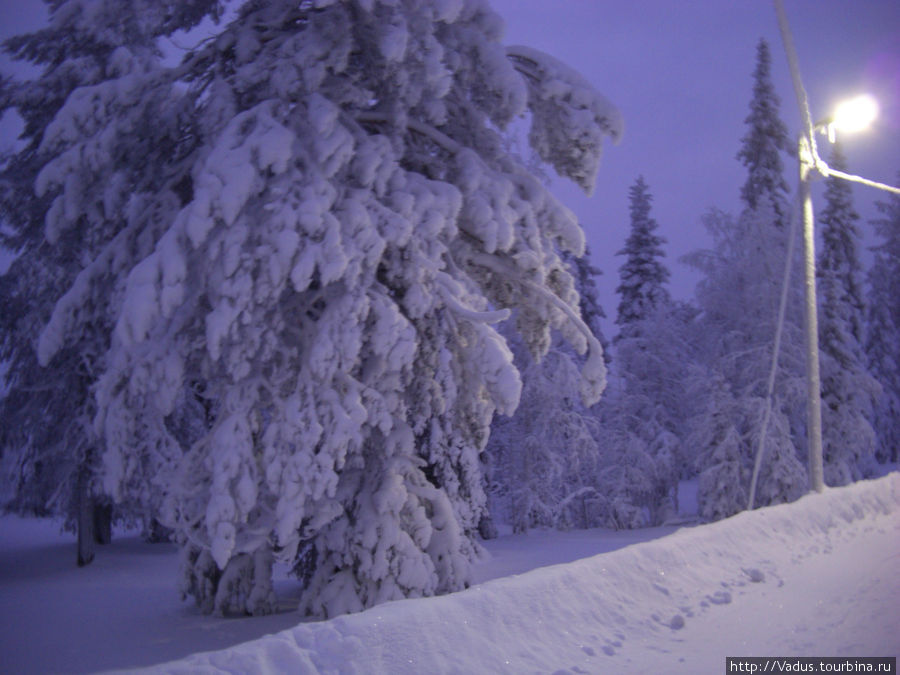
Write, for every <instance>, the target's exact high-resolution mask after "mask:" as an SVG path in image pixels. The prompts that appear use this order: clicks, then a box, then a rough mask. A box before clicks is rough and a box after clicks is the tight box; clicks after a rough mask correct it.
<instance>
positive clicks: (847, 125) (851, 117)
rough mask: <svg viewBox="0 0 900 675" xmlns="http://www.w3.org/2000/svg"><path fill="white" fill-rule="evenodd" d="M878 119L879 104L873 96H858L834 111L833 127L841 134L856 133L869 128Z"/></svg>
mask: <svg viewBox="0 0 900 675" xmlns="http://www.w3.org/2000/svg"><path fill="white" fill-rule="evenodd" d="M876 117H878V103H877V102H876V101H875V99H874V98H872V97H871V96H865V95H864V96H857V97H856V98H852V99H850V100H848V101H844V102H843V103H841V104H840V105H838V107H837V108H836V109H835V111H834V116H833V117H832V118H831V125H830V126H831V127H833V128H834V129H837V130H838V131H841V132H846V133H855V132H857V131H863V130H864V129H866V128H868V127H869V125H870V124H872V122H874V121H875V118H876Z"/></svg>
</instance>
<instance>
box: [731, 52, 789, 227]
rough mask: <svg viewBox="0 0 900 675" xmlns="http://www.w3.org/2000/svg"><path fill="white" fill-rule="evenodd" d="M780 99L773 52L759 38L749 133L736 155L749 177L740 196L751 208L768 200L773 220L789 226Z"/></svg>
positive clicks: (786, 144)
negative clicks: (774, 73) (782, 157)
mask: <svg viewBox="0 0 900 675" xmlns="http://www.w3.org/2000/svg"><path fill="white" fill-rule="evenodd" d="M780 104H781V102H780V100H779V98H778V95H777V94H776V93H775V87H774V86H773V84H772V55H771V53H770V52H769V44H768V43H767V42H766V41H765V40H760V41H759V43H758V44H757V46H756V68H755V69H754V71H753V97H752V98H751V99H750V113H749V114H748V115H747V117H746V119H745V120H744V123H745V124H746V125H747V133H746V134H745V135H744V137H743V138H742V139H741V149H740V150H739V151H738V154H737V158H738V159H739V160H740V161H741V163H742V164H743V165H744V166H745V167H746V168H747V180H746V181H745V182H744V185H743V186H742V187H741V200H742V201H743V202H744V204H745V205H746V206H747V208H748V209H750V210H756V209H758V208H759V207H760V206H761V203H762V202H768V204H769V206H770V207H771V209H772V210H773V211H774V213H775V222H774V224H775V225H777V226H779V227H786V226H787V223H788V220H789V218H790V211H789V208H788V202H787V200H786V199H785V197H786V195H787V192H788V186H787V183H786V182H785V180H784V167H783V163H782V161H781V153H782V152H786V153H790V152H791V151H792V146H791V144H790V142H789V140H788V134H787V128H786V127H785V125H784V122H782V121H781V118H780V117H779V114H778V108H779V106H780Z"/></svg>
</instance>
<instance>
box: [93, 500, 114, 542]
mask: <svg viewBox="0 0 900 675" xmlns="http://www.w3.org/2000/svg"><path fill="white" fill-rule="evenodd" d="M112 515H113V507H112V504H109V503H106V502H103V503H101V502H96V501H95V502H94V541H95V542H97V543H98V544H103V545H105V544H109V543H110V542H111V541H112Z"/></svg>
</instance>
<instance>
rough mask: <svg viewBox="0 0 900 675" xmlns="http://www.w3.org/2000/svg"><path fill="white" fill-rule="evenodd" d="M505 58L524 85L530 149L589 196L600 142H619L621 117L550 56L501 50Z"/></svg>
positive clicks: (518, 48) (521, 49) (520, 49)
mask: <svg viewBox="0 0 900 675" xmlns="http://www.w3.org/2000/svg"><path fill="white" fill-rule="evenodd" d="M506 54H507V56H508V57H509V59H510V60H511V61H512V62H513V64H514V66H515V68H516V70H518V71H519V72H520V73H522V74H523V75H524V76H525V78H526V80H527V82H528V89H529V101H528V107H529V108H530V109H531V112H532V114H533V118H532V123H531V133H530V135H529V140H530V142H531V145H532V146H533V147H534V148H535V150H537V152H538V154H540V156H541V158H542V159H544V160H545V161H547V162H549V163H550V164H552V165H553V166H554V168H556V170H557V171H558V172H559V173H560V175H563V176H566V177H568V178H571V179H572V180H573V181H575V182H576V183H577V184H578V185H579V186H581V188H582V189H584V191H585V192H587V193H588V194H590V193H591V192H593V189H594V181H595V179H596V176H597V168H598V167H599V165H600V155H601V153H602V150H603V137H604V136H609V137H611V138H612V139H613V141H615V142H618V141H619V140H621V138H622V134H623V132H624V125H623V122H622V115H621V113H620V112H619V110H618V109H617V108H616V107H615V106H614V105H613V104H612V103H610V102H609V101H608V100H607V99H606V98H604V97H603V96H602V95H601V94H600V93H598V92H597V90H596V89H594V87H593V86H592V85H591V84H590V83H589V82H587V81H586V80H585V79H584V78H583V77H582V76H581V75H579V74H578V73H577V72H575V71H574V70H572V69H571V68H569V66H567V65H565V64H564V63H561V62H560V61H557V60H556V59H554V58H553V57H552V56H550V55H548V54H545V53H544V52H542V51H539V50H537V49H532V48H530V47H522V46H511V47H507V49H506Z"/></svg>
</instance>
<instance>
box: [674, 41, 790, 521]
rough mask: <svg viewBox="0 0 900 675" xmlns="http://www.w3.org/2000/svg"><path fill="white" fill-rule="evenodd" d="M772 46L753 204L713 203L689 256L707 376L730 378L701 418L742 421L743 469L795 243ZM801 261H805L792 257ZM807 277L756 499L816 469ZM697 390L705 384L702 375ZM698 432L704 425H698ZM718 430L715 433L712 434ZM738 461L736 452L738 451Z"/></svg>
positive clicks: (760, 75)
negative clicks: (809, 447) (807, 438)
mask: <svg viewBox="0 0 900 675" xmlns="http://www.w3.org/2000/svg"><path fill="white" fill-rule="evenodd" d="M769 63H770V57H769V51H768V47H767V46H766V44H765V42H760V44H759V47H758V48H757V64H756V69H755V71H754V86H753V97H752V99H751V102H750V115H749V116H748V117H747V119H746V122H747V125H748V127H749V128H748V130H747V133H746V135H745V136H744V138H743V140H742V144H741V149H740V151H739V152H738V158H739V159H740V160H741V161H742V163H743V164H744V165H745V166H746V167H747V173H748V178H747V181H746V183H745V185H744V186H743V188H742V190H741V198H742V201H743V204H744V210H743V211H742V212H741V214H740V215H739V216H738V217H737V218H734V217H732V216H730V215H728V214H725V213H722V212H720V211H715V210H713V211H710V212H709V213H708V214H707V215H706V216H705V218H704V224H705V226H706V228H707V230H708V231H709V233H710V236H711V238H712V241H713V246H712V248H711V249H710V250H707V251H697V252H694V253H692V254H689V255H688V256H686V257H685V261H686V262H687V263H688V264H690V265H691V266H693V267H694V268H695V269H697V270H698V271H699V272H700V273H701V274H702V275H703V276H702V278H701V281H700V283H699V284H698V286H697V303H698V306H699V308H700V310H701V315H700V317H699V318H698V321H697V323H696V329H697V331H696V333H695V335H696V354H697V355H698V359H699V365H700V366H701V368H699V369H697V370H695V371H694V372H695V374H696V373H699V374H700V375H699V376H700V377H702V378H708V377H709V376H710V374H712V375H714V376H715V377H719V378H722V379H723V381H725V382H727V383H728V385H729V397H723V396H716V395H715V392H714V391H712V390H710V392H709V395H710V396H711V397H712V398H711V399H710V401H707V402H702V401H697V403H698V410H699V411H700V412H699V413H698V418H697V419H694V420H692V423H691V425H692V428H694V429H695V430H698V429H700V430H702V429H703V428H704V427H706V426H708V425H719V426H721V423H720V422H719V421H717V420H719V419H720V418H721V417H723V416H727V417H728V418H729V421H728V424H730V425H732V426H733V427H734V428H735V430H736V431H737V439H738V441H739V443H740V461H741V462H742V466H743V469H742V471H741V472H734V471H732V472H731V473H730V474H729V475H733V476H745V475H749V473H748V469H752V466H753V462H754V458H755V455H756V451H757V448H758V446H759V441H760V433H761V431H762V419H763V416H764V411H765V407H766V389H767V380H768V374H769V369H770V365H771V358H772V347H773V344H774V337H775V332H776V322H777V318H778V305H779V298H780V293H781V284H780V283H779V280H781V279H782V276H783V273H784V266H785V262H786V258H787V251H788V233H789V229H788V227H787V225H788V222H789V221H788V215H789V214H790V209H789V200H788V196H787V185H786V183H785V181H784V177H783V175H782V161H781V156H780V152H781V151H782V150H784V149H786V148H789V147H790V145H789V143H788V141H787V135H786V132H785V127H784V124H783V123H782V122H781V121H780V119H779V118H778V98H777V96H776V95H775V93H774V88H773V87H772V83H771V78H770V73H769ZM791 262H792V264H795V261H793V260H792V261H791ZM801 293H802V287H801V286H800V275H799V274H797V273H796V272H795V273H794V274H793V275H792V277H791V285H790V287H789V289H788V301H789V303H790V304H789V306H788V311H787V314H786V321H785V325H784V333H783V338H782V343H781V351H780V356H779V368H778V371H777V378H776V382H775V391H774V394H773V399H772V419H771V420H770V423H769V428H768V431H767V434H766V436H765V443H764V444H763V447H764V452H765V455H764V458H763V461H762V465H761V472H760V476H759V490H758V494H757V496H756V503H758V504H769V503H777V502H782V501H789V500H792V499H795V498H796V497H799V496H800V495H801V494H803V492H804V491H805V488H806V483H807V478H806V472H805V469H804V468H803V465H802V464H801V462H800V460H799V458H798V456H797V451H796V449H795V448H796V445H797V442H798V440H799V439H801V438H802V437H803V435H804V434H805V426H804V422H805V397H804V394H803V392H804V377H803V373H804V360H803V327H802V325H801V324H800V320H799V317H801V316H802V313H801V312H800V311H799V307H800V305H799V303H800V301H801ZM691 386H692V388H693V389H694V390H696V391H702V388H698V387H696V386H695V384H692V385H691ZM732 398H733V400H734V405H729V410H728V411H718V409H717V407H716V406H717V401H720V402H721V401H726V400H731V399H732ZM693 437H694V438H702V437H703V434H702V433H699V432H697V431H695V433H694V434H693ZM709 438H712V436H709ZM710 450H712V448H709V447H688V448H686V451H687V453H688V454H691V455H694V456H695V457H697V458H698V459H697V463H695V466H696V467H697V470H698V471H701V472H702V471H705V470H706V469H708V468H711V465H710V464H709V463H708V462H719V460H720V459H721V453H719V454H716V453H715V452H710ZM729 461H731V460H729ZM718 484H719V482H713V481H706V482H704V483H703V484H701V485H700V488H699V489H700V491H701V494H700V495H699V496H698V500H699V501H700V502H701V503H703V502H704V501H705V502H709V503H713V502H717V503H720V504H721V501H722V500H721V499H719V498H718V496H717V495H713V494H704V493H703V490H704V489H716V490H718V489H719V488H716V487H715V486H716V485H718ZM728 494H730V495H732V496H733V497H734V499H732V500H731V501H729V505H727V506H726V505H724V504H721V505H720V506H718V507H717V508H716V510H715V511H716V516H720V515H726V514H727V515H730V514H731V513H735V512H737V511H739V510H742V509H744V508H746V503H740V502H739V501H738V497H737V496H738V495H740V491H739V490H737V489H732V490H729V492H728Z"/></svg>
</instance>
